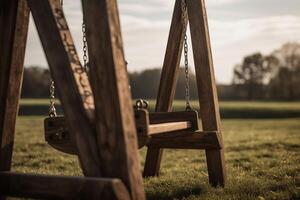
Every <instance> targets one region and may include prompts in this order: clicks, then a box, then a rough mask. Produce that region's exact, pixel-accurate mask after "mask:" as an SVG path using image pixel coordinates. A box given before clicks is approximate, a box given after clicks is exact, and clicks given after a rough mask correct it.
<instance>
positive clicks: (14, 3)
mask: <svg viewBox="0 0 300 200" xmlns="http://www.w3.org/2000/svg"><path fill="white" fill-rule="evenodd" d="M28 22H29V9H28V7H27V3H26V1H25V0H2V1H1V2H0V30H1V31H0V171H4V170H10V168H11V160H12V151H13V144H14V132H15V123H16V117H17V112H18V107H19V98H20V93H21V91H20V90H21V82H22V77H23V62H24V55H25V46H26V40H27V32H28Z"/></svg>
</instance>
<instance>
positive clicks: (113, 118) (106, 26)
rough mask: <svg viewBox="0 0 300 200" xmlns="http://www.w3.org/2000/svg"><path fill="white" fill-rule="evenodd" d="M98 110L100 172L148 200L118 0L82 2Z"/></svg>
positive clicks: (137, 199)
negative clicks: (141, 165)
mask: <svg viewBox="0 0 300 200" xmlns="http://www.w3.org/2000/svg"><path fill="white" fill-rule="evenodd" d="M82 4H83V13H84V19H85V22H86V26H87V40H88V43H89V45H88V47H89V59H90V71H91V79H92V81H91V82H92V83H93V86H92V88H93V92H94V98H95V102H96V105H95V111H96V119H95V125H96V132H97V143H98V147H99V159H100V161H101V172H102V174H103V176H104V177H116V178H119V179H121V180H122V181H123V183H124V184H125V186H126V187H127V189H128V191H129V193H130V196H131V198H132V199H134V200H143V199H145V193H144V189H143V180H142V176H141V174H140V162H139V154H138V144H137V133H136V129H135V121H134V112H133V108H132V98H131V94H130V90H129V81H128V75H127V71H126V65H125V59H124V53H123V42H122V36H121V29H120V21H119V11H118V7H117V1H116V0H82Z"/></svg>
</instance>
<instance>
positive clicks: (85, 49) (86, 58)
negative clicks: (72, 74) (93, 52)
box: [82, 22, 88, 72]
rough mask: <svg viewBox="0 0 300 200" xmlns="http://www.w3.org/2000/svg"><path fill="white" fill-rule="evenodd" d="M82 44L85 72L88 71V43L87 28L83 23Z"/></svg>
mask: <svg viewBox="0 0 300 200" xmlns="http://www.w3.org/2000/svg"><path fill="white" fill-rule="evenodd" d="M82 42H83V70H84V71H85V72H87V71H88V43H87V39H86V26H85V23H84V22H83V23H82Z"/></svg>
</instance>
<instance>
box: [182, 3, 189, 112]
mask: <svg viewBox="0 0 300 200" xmlns="http://www.w3.org/2000/svg"><path fill="white" fill-rule="evenodd" d="M181 12H182V17H181V18H182V25H183V32H184V43H183V48H184V49H183V51H184V73H185V101H186V105H185V109H186V110H191V105H190V80H189V56H188V52H189V48H188V37H187V33H186V32H187V28H186V27H187V25H186V22H187V21H188V15H187V5H186V0H181Z"/></svg>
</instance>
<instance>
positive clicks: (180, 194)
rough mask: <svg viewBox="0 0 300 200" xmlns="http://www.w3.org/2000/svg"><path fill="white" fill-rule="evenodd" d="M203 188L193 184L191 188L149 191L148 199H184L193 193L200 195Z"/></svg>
mask: <svg viewBox="0 0 300 200" xmlns="http://www.w3.org/2000/svg"><path fill="white" fill-rule="evenodd" d="M202 192H203V190H202V189H201V188H200V187H199V186H193V187H189V188H176V190H173V191H172V192H157V193H152V192H151V193H147V199H148V200H157V199H159V200H173V199H183V198H187V197H190V196H192V195H195V196H199V195H201V193H202Z"/></svg>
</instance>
